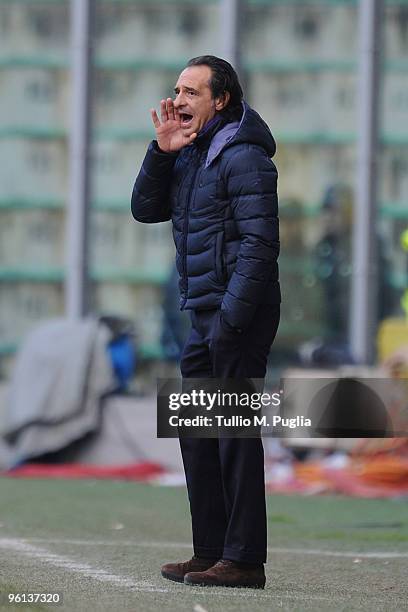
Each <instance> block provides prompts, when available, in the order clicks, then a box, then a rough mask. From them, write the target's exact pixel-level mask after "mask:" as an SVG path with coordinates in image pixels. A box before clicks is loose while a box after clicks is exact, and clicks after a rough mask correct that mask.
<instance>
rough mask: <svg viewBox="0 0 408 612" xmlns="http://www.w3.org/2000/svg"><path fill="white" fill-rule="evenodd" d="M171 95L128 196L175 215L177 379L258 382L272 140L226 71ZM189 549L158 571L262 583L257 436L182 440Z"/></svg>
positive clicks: (273, 215) (267, 295) (273, 209)
mask: <svg viewBox="0 0 408 612" xmlns="http://www.w3.org/2000/svg"><path fill="white" fill-rule="evenodd" d="M174 91H175V99H174V100H172V99H171V98H167V100H162V101H161V108H160V119H159V117H158V115H157V113H156V111H155V110H154V109H152V110H151V115H152V120H153V123H154V127H155V129H156V140H154V141H153V142H152V143H151V144H150V145H149V148H148V151H147V153H146V157H145V159H144V161H143V164H142V167H141V169H140V172H139V175H138V177H137V179H136V182H135V185H134V188H133V195H132V214H133V216H134V218H135V219H136V220H137V221H141V222H142V223H159V222H161V221H168V220H170V219H171V220H172V223H173V236H174V240H175V244H176V250H177V257H176V263H177V268H178V272H179V276H180V281H179V287H180V294H181V299H180V306H181V309H188V310H189V311H190V313H191V321H192V329H191V334H190V337H189V339H188V341H187V343H186V345H185V347H184V351H183V354H182V358H181V363H180V369H181V374H182V377H183V378H222V379H226V378H232V379H238V378H239V379H245V378H264V376H265V372H266V363H267V357H268V353H269V350H270V347H271V344H272V342H273V340H274V338H275V334H276V331H277V328H278V324H279V314H280V300H281V298H280V289H279V280H278V264H277V259H278V254H279V223H278V199H277V171H276V167H275V165H274V163H273V162H272V161H271V157H272V156H273V155H274V153H275V149H276V145H275V141H274V139H273V137H272V135H271V132H270V131H269V128H268V126H267V125H266V123H265V122H264V121H263V120H262V119H261V117H260V116H259V115H258V113H256V112H255V111H254V110H253V109H252V108H250V107H249V106H248V104H247V103H246V102H245V101H244V100H243V93H242V88H241V85H240V83H239V80H238V77H237V74H236V73H235V71H234V69H233V68H232V66H231V65H230V64H229V63H228V62H226V61H225V60H222V59H220V58H217V57H214V56H211V55H205V56H201V57H196V58H194V59H192V60H190V61H189V62H188V64H187V67H186V68H185V69H184V70H183V71H182V73H181V74H180V76H179V78H178V81H177V83H176V86H175V90H174ZM180 446H181V452H182V457H183V463H184V469H185V474H186V481H187V488H188V496H189V501H190V509H191V516H192V528H193V547H194V556H193V557H192V559H190V560H189V561H186V562H184V563H169V564H167V565H164V566H163V567H162V575H163V576H164V577H165V578H168V579H170V580H176V581H178V582H184V583H185V584H189V585H206V586H236V587H254V588H263V587H264V585H265V572H264V563H265V561H266V508H265V481H264V456H263V447H262V440H261V439H260V438H195V439H192V438H180Z"/></svg>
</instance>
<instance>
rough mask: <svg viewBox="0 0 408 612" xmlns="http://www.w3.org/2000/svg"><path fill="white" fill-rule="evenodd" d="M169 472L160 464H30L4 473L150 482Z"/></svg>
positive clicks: (18, 475)
mask: <svg viewBox="0 0 408 612" xmlns="http://www.w3.org/2000/svg"><path fill="white" fill-rule="evenodd" d="M166 471H167V470H166V469H165V468H164V467H163V466H162V465H160V464H158V463H151V462H147V461H146V462H142V463H131V464H127V465H114V466H112V465H109V466H101V465H84V464H81V463H64V464H58V465H56V464H45V463H28V464H26V465H22V466H21V467H18V468H14V469H12V470H8V471H6V472H2V476H9V477H12V478H111V479H119V480H138V481H148V480H150V479H151V478H153V477H156V476H159V475H160V474H163V473H165V472H166Z"/></svg>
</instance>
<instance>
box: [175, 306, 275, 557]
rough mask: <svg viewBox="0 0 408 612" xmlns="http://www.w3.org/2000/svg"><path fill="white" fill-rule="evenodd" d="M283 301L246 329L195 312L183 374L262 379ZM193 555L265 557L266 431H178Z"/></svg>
mask: <svg viewBox="0 0 408 612" xmlns="http://www.w3.org/2000/svg"><path fill="white" fill-rule="evenodd" d="M279 316H280V307H279V305H260V306H258V309H257V311H256V313H255V316H254V318H253V320H252V322H251V324H250V325H249V327H248V328H247V329H246V330H245V331H244V332H243V333H241V334H239V333H237V332H235V331H233V330H228V328H225V326H224V325H223V324H222V323H221V321H220V311H219V310H217V309H213V310H199V311H192V312H191V320H192V330H191V334H190V337H189V339H188V340H187V343H186V345H185V347H184V351H183V355H182V359H181V364H180V369H181V374H182V377H183V378H264V377H265V372H266V362H267V357H268V353H269V350H270V347H271V344H272V342H273V340H274V338H275V335H276V332H277V329H278V325H279ZM180 447H181V453H182V457H183V463H184V470H185V474H186V481H187V489H188V497H189V501H190V510H191V517H192V529H193V547H194V554H195V555H197V556H199V557H206V558H217V559H219V558H224V559H230V560H232V561H241V562H246V563H264V562H265V561H266V546H267V532H266V504H265V477H264V453H263V446H262V440H261V438H217V439H214V438H180Z"/></svg>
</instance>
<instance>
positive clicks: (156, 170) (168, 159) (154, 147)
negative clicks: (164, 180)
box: [143, 140, 179, 177]
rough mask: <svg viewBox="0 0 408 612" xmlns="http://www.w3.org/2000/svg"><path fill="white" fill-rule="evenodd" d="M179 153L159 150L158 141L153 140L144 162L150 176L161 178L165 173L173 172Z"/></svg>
mask: <svg viewBox="0 0 408 612" xmlns="http://www.w3.org/2000/svg"><path fill="white" fill-rule="evenodd" d="M178 154H179V152H178V151H175V152H174V153H166V152H165V151H162V150H161V149H160V148H159V145H158V144H157V141H156V140H153V141H152V142H151V143H150V145H149V148H148V149H147V153H146V157H145V159H144V162H143V166H144V169H145V171H146V172H147V173H148V174H150V176H154V177H159V176H162V175H163V172H166V171H168V170H171V169H172V168H173V166H174V164H175V162H176V159H177V157H178Z"/></svg>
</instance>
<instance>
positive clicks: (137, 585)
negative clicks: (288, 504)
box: [0, 538, 408, 612]
mask: <svg viewBox="0 0 408 612" xmlns="http://www.w3.org/2000/svg"><path fill="white" fill-rule="evenodd" d="M29 540H30V541H32V542H34V541H35V542H47V543H49V544H78V545H97V546H98V545H102V546H106V545H108V546H121V545H124V546H146V547H156V546H158V547H159V546H160V547H161V546H167V547H169V546H170V547H171V548H175V547H178V548H190V547H191V545H190V544H186V543H180V542H179V543H177V542H165V543H163V542H137V541H136V542H129V541H128V542H120V541H116V542H112V541H108V540H106V541H103V540H99V541H91V540H64V539H46V538H25V539H17V538H0V549H4V550H9V551H10V550H12V551H14V552H16V553H20V554H22V555H24V556H26V557H29V558H34V559H39V560H40V562H43V563H46V564H49V565H52V566H54V567H59V568H62V569H66V570H69V571H72V572H76V573H79V574H81V575H82V576H85V577H89V578H94V579H95V580H99V581H100V582H103V583H105V584H108V583H110V584H113V585H115V586H120V587H125V588H127V589H129V590H130V591H133V592H135V591H139V592H140V591H142V592H150V593H173V594H176V593H177V591H176V590H174V589H166V588H160V587H156V586H155V585H153V584H150V583H149V582H147V581H145V580H142V581H139V582H134V581H133V580H131V579H130V578H126V577H124V576H119V575H117V574H111V573H109V572H107V571H105V570H103V569H98V568H95V567H92V566H91V565H89V564H87V563H78V562H77V561H75V560H73V559H70V558H69V557H65V556H62V555H57V554H54V553H52V552H50V551H49V550H47V549H45V548H40V547H37V546H32V545H31V544H29V543H28V541H29ZM271 550H272V551H275V552H276V551H283V552H295V553H300V554H305V553H306V554H325V553H328V554H334V555H335V556H353V557H355V556H358V557H363V556H364V555H365V556H368V555H369V556H373V555H374V556H376V557H378V556H379V555H383V553H354V552H347V553H330V552H329V551H319V550H309V551H306V550H303V549H284V548H282V549H278V548H276V549H271ZM391 554H392V553H391ZM393 556H398V557H407V556H408V555H406V554H405V553H394V554H393ZM194 591H195V595H196V596H202V595H205V596H206V597H208V596H213V595H215V596H220V597H224V598H231V597H241V598H247V599H248V598H255V599H266V600H269V601H271V600H273V599H278V600H282V599H295V600H301V601H330V602H331V603H333V597H328V596H324V595H314V594H300V595H297V594H294V593H273V592H272V593H260V592H259V591H254V592H250V593H248V592H242V591H241V590H240V589H222V590H220V591H218V590H214V589H210V590H208V589H207V588H205V587H194ZM197 608H201V606H200V604H197V605H196V612H198V610H197Z"/></svg>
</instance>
